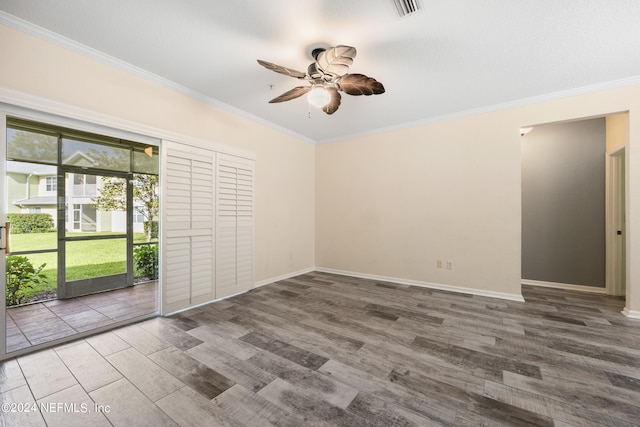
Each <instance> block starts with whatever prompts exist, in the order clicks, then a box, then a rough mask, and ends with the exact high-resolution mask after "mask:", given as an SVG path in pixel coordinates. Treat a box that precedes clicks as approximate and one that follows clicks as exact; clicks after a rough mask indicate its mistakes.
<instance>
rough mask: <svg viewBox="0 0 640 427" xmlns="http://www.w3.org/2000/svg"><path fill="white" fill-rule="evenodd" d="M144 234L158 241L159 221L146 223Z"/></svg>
mask: <svg viewBox="0 0 640 427" xmlns="http://www.w3.org/2000/svg"><path fill="white" fill-rule="evenodd" d="M149 228H151V233H149ZM144 234H146V235H147V236H149V237H150V238H151V239H157V238H158V221H145V222H144Z"/></svg>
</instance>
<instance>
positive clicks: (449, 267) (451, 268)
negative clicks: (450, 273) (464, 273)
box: [447, 261, 453, 270]
mask: <svg viewBox="0 0 640 427" xmlns="http://www.w3.org/2000/svg"><path fill="white" fill-rule="evenodd" d="M447 270H453V262H452V261H447Z"/></svg>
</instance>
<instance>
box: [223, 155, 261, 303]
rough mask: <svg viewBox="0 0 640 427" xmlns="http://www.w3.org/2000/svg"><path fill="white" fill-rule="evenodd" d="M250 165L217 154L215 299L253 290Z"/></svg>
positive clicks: (240, 160)
mask: <svg viewBox="0 0 640 427" xmlns="http://www.w3.org/2000/svg"><path fill="white" fill-rule="evenodd" d="M253 168H254V166H253V161H251V160H246V159H242V158H239V157H235V156H229V155H225V154H218V156H217V174H216V178H217V180H216V183H217V186H216V202H217V209H216V298H223V297H225V296H228V295H233V294H235V293H238V292H242V291H246V290H248V289H251V288H252V287H253Z"/></svg>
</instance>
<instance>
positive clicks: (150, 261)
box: [133, 245, 158, 279]
mask: <svg viewBox="0 0 640 427" xmlns="http://www.w3.org/2000/svg"><path fill="white" fill-rule="evenodd" d="M133 262H134V264H135V267H136V277H147V278H149V279H157V278H158V245H141V246H136V247H135V248H134V249H133Z"/></svg>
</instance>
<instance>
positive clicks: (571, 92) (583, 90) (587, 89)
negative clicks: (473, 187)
mask: <svg viewBox="0 0 640 427" xmlns="http://www.w3.org/2000/svg"><path fill="white" fill-rule="evenodd" d="M638 84H640V75H639V76H633V77H626V78H623V79H618V80H612V81H608V82H602V83H596V84H593V85H588V86H582V87H578V88H573V89H567V90H561V91H557V92H551V93H547V94H544V95H537V96H532V97H529V98H522V99H517V100H514V101H508V102H502V103H499V104H492V105H487V106H484V107H479V108H472V109H469V110H464V111H458V112H455V113H451V114H444V115H440V116H434V117H427V118H425V119H420V120H414V121H411V122H405V123H401V124H399V125H393V126H387V127H380V128H375V129H371V130H367V131H365V132H358V133H354V134H350V135H345V136H340V137H338V138H329V139H323V140H318V141H316V143H318V144H324V143H329V142H337V141H344V140H347V139H352V138H360V137H363V136H369V135H374V134H378V133H383V132H392V131H397V130H402V129H407V128H412V127H417V126H421V125H425V124H429V123H436V122H444V121H447V120H453V119H459V118H462V117H468V116H475V115H479V114H484V113H491V112H495V111H500V110H508V109H510V108H516V107H523V106H526V105H532V104H537V103H540V102H545V101H553V100H556V99H562V98H569V97H572V96H577V95H585V94H589V93H595V92H600V91H603V90H608V89H616V88H620V87H625V86H633V85H638Z"/></svg>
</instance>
